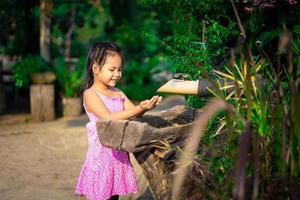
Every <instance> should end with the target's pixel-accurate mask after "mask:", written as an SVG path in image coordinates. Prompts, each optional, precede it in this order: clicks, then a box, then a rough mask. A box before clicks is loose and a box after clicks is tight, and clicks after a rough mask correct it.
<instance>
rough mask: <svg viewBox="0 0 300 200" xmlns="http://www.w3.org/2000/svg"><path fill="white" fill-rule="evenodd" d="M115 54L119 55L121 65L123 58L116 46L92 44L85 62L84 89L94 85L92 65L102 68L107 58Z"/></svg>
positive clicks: (108, 43)
mask: <svg viewBox="0 0 300 200" xmlns="http://www.w3.org/2000/svg"><path fill="white" fill-rule="evenodd" d="M115 53H117V54H119V55H120V57H121V59H122V63H123V56H122V53H121V49H120V47H119V46H118V45H116V44H114V43H112V42H108V41H107V42H96V43H95V44H93V46H92V47H91V48H90V50H89V53H88V56H87V61H86V72H87V73H86V82H85V89H87V88H89V87H91V86H92V85H93V83H94V74H93V65H94V63H96V64H98V65H99V66H100V67H102V66H103V65H104V64H105V62H106V59H107V57H108V56H111V55H113V54H115Z"/></svg>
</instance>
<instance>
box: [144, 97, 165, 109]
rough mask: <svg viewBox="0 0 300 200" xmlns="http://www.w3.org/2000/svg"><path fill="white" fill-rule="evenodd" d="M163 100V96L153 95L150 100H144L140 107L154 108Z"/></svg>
mask: <svg viewBox="0 0 300 200" xmlns="http://www.w3.org/2000/svg"><path fill="white" fill-rule="evenodd" d="M161 100H162V97H161V96H153V97H152V98H151V99H150V100H149V99H147V100H145V101H142V102H141V103H140V105H139V106H140V107H141V108H142V109H143V110H151V109H152V108H154V107H155V106H156V105H158V104H159V103H160V101H161Z"/></svg>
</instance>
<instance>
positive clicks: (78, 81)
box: [55, 58, 85, 97]
mask: <svg viewBox="0 0 300 200" xmlns="http://www.w3.org/2000/svg"><path fill="white" fill-rule="evenodd" d="M84 62H85V59H84V58H79V59H78V60H77V61H76V62H75V63H67V62H66V61H65V60H64V58H58V59H56V61H55V72H56V76H57V80H58V83H59V86H60V88H61V95H62V96H64V97H76V96H79V91H80V87H81V86H82V85H83V82H84V76H85V67H84Z"/></svg>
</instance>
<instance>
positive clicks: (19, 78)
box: [12, 55, 53, 88]
mask: <svg viewBox="0 0 300 200" xmlns="http://www.w3.org/2000/svg"><path fill="white" fill-rule="evenodd" d="M12 69H13V79H14V81H15V85H16V86H17V87H20V88H22V87H28V85H29V83H30V75H31V74H33V73H38V72H46V71H53V69H52V67H51V65H50V64H49V63H47V61H45V60H44V59H43V58H42V57H41V56H39V55H35V56H28V57H25V58H23V59H21V60H20V61H18V62H16V63H15V64H14V65H13V66H12Z"/></svg>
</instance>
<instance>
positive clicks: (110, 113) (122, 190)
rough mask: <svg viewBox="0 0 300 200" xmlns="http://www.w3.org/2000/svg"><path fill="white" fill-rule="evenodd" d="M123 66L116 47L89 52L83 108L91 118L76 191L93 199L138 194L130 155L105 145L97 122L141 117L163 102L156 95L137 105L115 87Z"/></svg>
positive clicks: (103, 45)
mask: <svg viewBox="0 0 300 200" xmlns="http://www.w3.org/2000/svg"><path fill="white" fill-rule="evenodd" d="M122 64H123V57H122V55H121V51H120V48H119V47H118V46H117V45H116V44H113V43H110V42H97V43H96V44H94V45H93V46H92V47H91V48H90V50H89V53H88V58H87V65H86V67H87V79H86V87H85V88H86V89H85V90H84V92H83V105H84V108H85V110H86V113H87V115H88V117H89V119H90V122H89V123H88V124H87V125H86V127H87V135H88V151H87V155H86V160H85V162H84V164H83V167H82V169H81V173H80V176H79V179H78V183H77V186H76V190H75V192H76V193H77V194H80V195H84V196H86V198H87V199H90V200H102V199H118V197H119V195H123V194H126V193H136V192H137V191H138V188H137V183H136V178H135V174H134V171H133V168H132V165H131V163H130V160H129V157H128V153H127V152H124V151H120V150H117V149H112V148H107V147H104V146H102V145H101V144H100V142H99V138H98V133H97V130H96V121H97V120H98V119H128V118H131V117H134V116H141V115H143V114H144V112H145V111H147V110H150V109H152V108H154V107H155V106H156V105H157V104H159V102H160V101H161V99H162V98H161V97H159V96H153V97H152V98H151V99H150V100H145V101H142V102H141V103H140V104H139V105H137V106H135V105H134V104H133V103H132V102H131V101H130V100H129V99H128V98H127V97H126V95H125V94H124V93H123V92H122V91H120V90H119V89H117V88H115V85H116V83H117V82H118V80H120V78H121V76H122V67H123V66H122ZM112 134H113V133H112Z"/></svg>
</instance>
